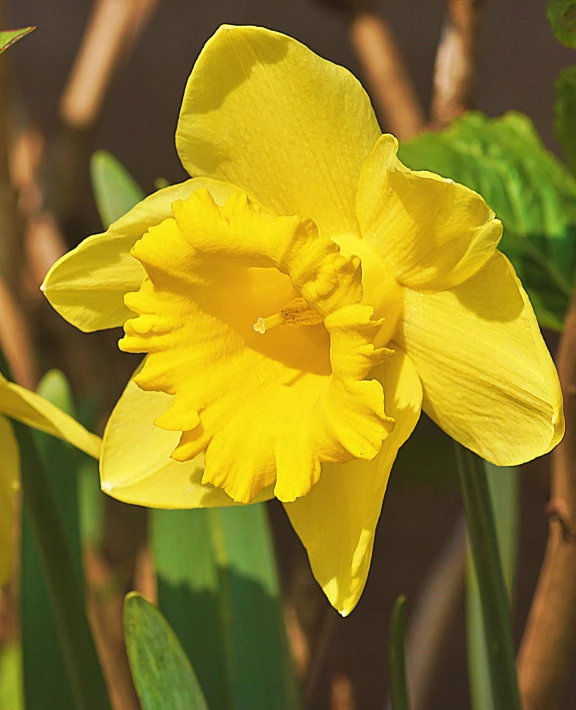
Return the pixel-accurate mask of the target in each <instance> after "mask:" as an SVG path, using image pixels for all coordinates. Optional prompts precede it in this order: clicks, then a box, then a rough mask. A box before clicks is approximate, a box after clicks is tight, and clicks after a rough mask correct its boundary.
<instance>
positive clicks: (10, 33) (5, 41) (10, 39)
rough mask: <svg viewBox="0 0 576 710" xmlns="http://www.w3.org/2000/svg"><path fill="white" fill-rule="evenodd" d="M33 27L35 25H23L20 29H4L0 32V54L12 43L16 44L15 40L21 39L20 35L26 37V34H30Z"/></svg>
mask: <svg viewBox="0 0 576 710" xmlns="http://www.w3.org/2000/svg"><path fill="white" fill-rule="evenodd" d="M35 29H36V28H35V27H23V28H22V29H20V30H4V31H3V32H0V54H2V52H5V51H6V50H7V49H8V48H9V47H11V46H12V45H13V44H16V42H18V40H20V39H22V37H26V35H28V34H30V32H33V31H34V30H35Z"/></svg>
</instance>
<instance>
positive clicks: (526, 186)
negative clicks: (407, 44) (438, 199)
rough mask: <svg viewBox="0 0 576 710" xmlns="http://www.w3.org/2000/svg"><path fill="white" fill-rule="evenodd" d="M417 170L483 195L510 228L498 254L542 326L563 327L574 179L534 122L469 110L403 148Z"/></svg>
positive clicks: (575, 243) (570, 274)
mask: <svg viewBox="0 0 576 710" xmlns="http://www.w3.org/2000/svg"><path fill="white" fill-rule="evenodd" d="M399 155H400V158H401V160H402V161H403V162H404V163H405V164H406V165H407V166H408V167H410V168H412V169H413V170H431V171H433V172H436V173H438V174H440V175H442V176H444V177H447V178H452V179H453V180H456V181H457V182H460V183H462V184H464V185H466V186H467V187H470V188H471V189H473V190H476V191H477V192H479V193H480V194H481V195H482V196H483V197H484V198H485V199H486V202H487V203H488V204H489V205H490V207H491V208H492V209H493V210H494V211H495V212H496V216H497V217H499V218H500V219H501V220H502V222H503V224H504V236H503V238H502V241H501V243H500V249H501V250H502V251H503V252H504V253H505V254H506V255H507V256H508V257H509V259H510V260H511V261H512V263H513V264H514V267H515V269H516V271H517V273H518V276H519V277H520V279H521V280H522V283H523V284H524V287H525V288H526V290H527V291H528V293H529V295H530V299H531V301H532V304H533V305H534V309H535V311H536V315H537V316H538V319H539V321H540V324H541V325H543V326H545V327H548V328H554V329H556V330H561V329H562V326H563V322H564V317H565V315H566V312H567V308H568V304H569V299H570V297H571V293H572V286H573V283H574V272H575V268H576V181H575V180H574V177H573V176H572V175H571V174H570V172H569V171H568V170H567V169H566V167H565V166H564V165H563V164H562V163H561V162H560V161H559V160H558V159H557V158H556V157H555V156H554V155H552V153H550V152H549V151H547V150H546V149H545V148H544V146H543V145H542V142H541V140H540V138H539V137H538V135H537V133H536V132H535V130H534V127H533V126H532V123H531V121H530V120H529V119H528V118H527V117H526V116H523V115H522V114H518V113H512V112H511V113H507V114H506V115H504V116H502V117H501V118H496V119H488V118H486V117H485V116H483V115H482V114H480V113H470V114H467V115H466V116H464V117H462V118H461V119H459V120H458V121H455V122H454V123H453V124H452V126H450V128H448V129H446V130H444V131H439V132H436V133H432V132H428V133H423V134H422V135H420V136H418V137H417V138H415V139H414V140H412V141H408V142H406V143H404V144H402V145H401V147H400V151H399Z"/></svg>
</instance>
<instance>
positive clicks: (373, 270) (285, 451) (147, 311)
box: [43, 26, 564, 614]
mask: <svg viewBox="0 0 576 710" xmlns="http://www.w3.org/2000/svg"><path fill="white" fill-rule="evenodd" d="M176 144H177V148H178V152H179V155H180V158H181V160H182V163H183V165H184V167H185V168H186V170H187V171H188V173H189V174H190V175H192V176H195V177H194V178H193V179H191V180H188V181H186V182H184V183H182V184H179V185H174V186H172V187H167V188H165V189H163V190H160V191H159V192H157V193H155V194H153V195H151V196H150V197H148V198H146V199H145V200H144V201H143V202H141V203H140V204H138V205H137V206H136V207H134V209H132V210H131V211H130V212H129V213H128V214H127V215H125V216H124V217H122V218H121V219H120V220H118V221H117V222H116V223H115V224H113V225H111V227H110V228H109V229H108V231H107V232H106V233H105V234H100V235H96V236H93V237H90V238H88V239H87V240H85V241H84V242H83V243H82V244H81V245H80V246H79V247H77V248H76V249H75V250H74V251H72V252H70V253H69V254H68V255H66V256H65V257H64V258H62V259H61V260H60V261H59V262H58V263H57V264H56V265H55V266H54V267H53V268H52V270H51V271H50V273H49V274H48V276H47V278H46V281H45V283H44V287H43V288H44V291H45V293H46V296H47V297H48V299H49V300H50V302H51V303H52V305H53V306H54V307H55V308H56V309H57V310H58V311H59V312H60V313H61V314H62V315H63V316H64V318H66V319H67V320H68V321H70V322H71V323H73V324H75V325H76V326H77V327H79V328H80V329H82V330H84V331H92V330H98V329H101V328H112V327H116V326H123V327H124V337H123V338H122V339H121V341H120V348H121V349H122V350H124V351H127V352H136V353H147V358H146V360H145V362H144V364H143V366H142V368H141V369H140V370H139V371H138V372H137V374H136V375H135V377H134V379H133V380H132V381H131V382H130V383H129V384H128V387H127V389H126V391H125V392H124V394H123V396H122V398H121V399H120V401H119V402H118V405H117V406H116V408H115V410H114V412H113V414H112V416H111V419H110V421H109V423H108V426H107V429H106V433H105V437H104V445H103V455H102V459H101V477H102V487H103V489H104V490H105V491H106V492H108V493H109V494H110V495H112V496H115V497H117V498H119V499H121V500H124V501H128V502H132V503H138V504H140V505H147V506H152V507H162V508H194V507H200V506H217V505H231V504H234V503H250V502H252V501H256V500H263V499H266V498H270V497H272V496H276V497H277V498H278V499H279V500H281V501H282V502H283V503H284V505H285V508H286V511H287V513H288V515H289V517H290V520H291V521H292V524H293V526H294V528H295V530H296V531H297V533H298V535H299V536H300V537H301V539H302V541H303V543H304V545H305V546H306V548H307V550H308V555H309V558H310V562H311V565H312V569H313V571H314V574H315V576H316V578H317V580H318V581H319V583H320V584H321V585H322V587H323V589H324V591H325V593H326V594H327V596H328V598H329V599H330V601H331V603H332V604H333V605H334V606H335V607H336V608H337V609H338V610H339V611H340V612H341V613H343V614H347V613H349V612H350V611H351V609H353V607H354V606H355V604H356V603H357V601H358V599H359V597H360V594H361V593H362V589H363V587H364V584H365V581H366V577H367V574H368V568H369V565H370V558H371V555H372V546H373V540H374V531H375V527H376V523H377V521H378V518H379V515H380V511H381V507H382V500H383V496H384V492H385V489H386V484H387V482H388V477H389V474H390V469H391V467H392V463H393V462H394V459H395V457H396V453H397V451H398V449H399V447H400V446H401V445H402V444H403V443H404V441H405V440H406V439H407V438H408V436H409V435H410V433H411V432H412V430H413V428H414V426H415V424H416V422H417V421H418V418H419V416H420V411H421V409H422V408H423V409H424V411H426V412H427V413H428V414H429V415H430V416H431V417H432V418H433V419H434V420H435V421H436V422H437V423H438V424H439V425H440V426H441V427H442V428H443V429H444V430H445V431H446V432H448V434H450V435H451V436H452V437H454V438H455V439H456V440H457V441H459V442H461V443H462V444H464V445H465V446H467V447H469V448H470V449H472V450H473V451H475V452H477V453H478V454H480V455H481V456H483V457H485V458H486V459H488V460H489V461H492V462H494V463H495V464H498V465H514V464H519V463H521V462H523V461H527V460H529V459H532V458H534V457H535V456H539V455H541V454H544V453H545V452H547V451H549V450H550V449H551V448H552V447H553V446H555V444H556V443H557V442H558V441H559V440H560V438H561V437H562V433H563V426H564V425H563V415H562V398H561V393H560V387H559V384H558V378H557V374H556V371H555V368H554V365H553V363H552V360H551V358H550V355H549V353H548V351H547V349H546V346H545V345H544V342H543V340H542V337H541V335H540V331H539V328H538V324H537V322H536V319H535V317H534V313H533V311H532V307H531V305H530V303H529V300H528V298H527V296H526V293H525V292H524V290H523V288H522V286H521V284H520V283H519V281H518V279H517V278H516V275H515V273H514V269H513V268H512V266H511V265H510V263H509V261H508V260H507V259H506V257H505V256H503V255H502V254H501V253H500V252H498V250H497V246H498V242H499V240H500V236H501V233H502V226H501V223H500V222H499V221H498V220H496V219H495V218H494V213H493V212H492V211H491V210H490V209H489V208H488V207H487V206H486V204H485V202H484V200H483V199H482V198H481V197H480V196H479V195H477V194H476V193H475V192H472V191H471V190H469V189H467V188H465V187H463V186H462V185H458V184H455V183H454V182H453V181H452V180H445V179H443V178H441V177H439V176H437V175H433V174H431V173H428V172H412V171H410V170H408V169H407V168H406V167H404V166H403V165H402V164H401V163H400V162H399V160H398V159H397V157H396V150H397V142H396V140H395V139H394V138H393V137H392V136H390V135H382V133H381V131H380V128H379V126H378V123H377V121H376V118H375V115H374V112H373V109H372V106H371V104H370V101H369V99H368V96H367V95H366V93H365V92H364V90H363V89H362V87H361V85H360V84H359V83H358V81H357V80H356V79H355V78H354V77H353V76H352V75H351V74H350V73H349V72H348V71H346V70H345V69H343V68H342V67H339V66H336V65H334V64H331V63H330V62H328V61H325V60H323V59H321V58H319V57H318V56H316V55H315V54H313V53H312V52H311V51H310V50H309V49H307V48H306V47H304V46H303V45H301V44H300V43H298V42H297V41H295V40H293V39H291V38H289V37H286V36H284V35H281V34H278V33H276V32H271V31H268V30H264V29H260V28H256V27H229V26H225V27H222V28H220V29H219V30H218V31H217V32H216V34H215V35H214V37H212V39H210V41H209V42H208V43H207V44H206V46H205V47H204V49H203V51H202V53H201V54H200V57H199V58H198V61H197V62H196V65H195V67H194V69H193V71H192V74H191V76H190V79H189V81H188V85H187V87H186V92H185V95H184V101H183V104H182V109H181V113H180V119H179V123H178V128H177V133H176Z"/></svg>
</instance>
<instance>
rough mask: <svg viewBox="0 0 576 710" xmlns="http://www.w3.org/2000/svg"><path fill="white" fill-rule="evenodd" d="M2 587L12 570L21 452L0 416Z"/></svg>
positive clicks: (0, 561) (0, 558) (0, 554)
mask: <svg viewBox="0 0 576 710" xmlns="http://www.w3.org/2000/svg"><path fill="white" fill-rule="evenodd" d="M0 450H1V451H2V465H0V587H1V586H2V585H3V584H4V583H5V582H6V580H7V579H8V577H9V576H10V572H11V570H12V550H13V547H14V539H13V532H14V530H13V527H14V503H15V498H16V493H17V492H18V489H19V488H20V452H19V451H18V443H17V442H16V437H15V436H14V432H13V430H12V427H11V425H10V422H9V421H8V420H7V419H5V418H4V417H0Z"/></svg>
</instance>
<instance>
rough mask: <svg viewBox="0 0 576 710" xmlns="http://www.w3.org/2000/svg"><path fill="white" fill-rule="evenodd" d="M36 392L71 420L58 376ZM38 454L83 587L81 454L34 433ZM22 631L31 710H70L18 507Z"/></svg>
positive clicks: (50, 618) (46, 599)
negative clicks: (46, 709) (79, 495)
mask: <svg viewBox="0 0 576 710" xmlns="http://www.w3.org/2000/svg"><path fill="white" fill-rule="evenodd" d="M38 394H40V395H42V396H43V397H45V398H46V399H48V400H49V401H50V402H52V404H55V405H56V406H57V407H60V409H62V410H63V411H65V412H67V413H68V414H70V415H71V416H74V405H73V402H72V396H71V392H70V388H69V385H68V382H67V381H66V378H65V377H64V375H63V374H62V373H61V372H58V371H56V370H53V371H51V372H49V373H47V374H46V375H45V376H44V378H43V379H42V381H41V382H40V385H39V386H38ZM33 435H34V438H35V440H36V443H37V446H38V451H39V453H40V455H41V457H42V461H43V463H44V465H45V466H46V468H47V470H49V471H50V472H51V475H50V487H51V491H52V494H53V496H54V502H55V505H57V506H58V512H59V515H60V518H61V520H62V524H63V526H64V531H65V533H66V538H67V542H68V546H69V549H70V551H71V553H72V562H73V564H74V568H75V573H76V575H77V577H78V579H79V580H80V582H81V583H82V584H83V572H82V552H81V547H80V536H79V526H78V506H77V476H76V474H77V469H78V466H79V464H80V461H81V460H82V458H84V454H82V453H81V452H79V451H78V450H77V449H74V448H73V447H72V446H70V445H69V444H66V443H64V442H63V441H60V440H59V439H55V438H54V437H52V436H49V435H48V434H44V433H42V432H37V431H35V432H34V434H33ZM21 561H22V562H21V584H20V607H21V617H22V621H21V630H22V662H23V673H24V694H25V698H26V705H27V706H28V707H30V708H35V707H41V706H42V705H43V704H48V705H50V706H53V707H57V708H62V710H66V709H67V708H69V709H70V710H74V707H75V703H74V696H73V691H72V688H71V685H70V682H69V679H68V673H67V669H66V665H65V662H64V657H63V652H62V647H61V643H60V639H59V636H58V630H57V627H56V622H55V620H54V614H53V611H52V605H51V602H50V595H49V592H48V588H47V585H46V581H45V577H44V570H43V568H42V563H41V558H40V553H39V551H38V547H37V544H36V540H35V537H34V531H33V525H32V520H31V518H30V510H29V508H28V506H27V505H24V507H23V514H22V540H21Z"/></svg>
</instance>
